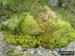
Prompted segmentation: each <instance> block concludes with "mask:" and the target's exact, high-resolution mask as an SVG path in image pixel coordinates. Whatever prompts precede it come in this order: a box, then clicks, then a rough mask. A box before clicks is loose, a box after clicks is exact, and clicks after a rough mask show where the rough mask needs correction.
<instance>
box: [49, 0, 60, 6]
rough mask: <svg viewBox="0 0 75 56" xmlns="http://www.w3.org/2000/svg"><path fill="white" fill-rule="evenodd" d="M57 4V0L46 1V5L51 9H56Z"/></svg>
mask: <svg viewBox="0 0 75 56" xmlns="http://www.w3.org/2000/svg"><path fill="white" fill-rule="evenodd" d="M58 2H59V0H48V4H49V5H50V6H52V7H57V6H58Z"/></svg>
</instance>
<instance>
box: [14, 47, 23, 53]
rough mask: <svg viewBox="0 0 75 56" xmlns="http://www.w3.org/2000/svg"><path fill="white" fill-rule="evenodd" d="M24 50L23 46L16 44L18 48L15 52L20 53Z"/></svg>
mask: <svg viewBox="0 0 75 56" xmlns="http://www.w3.org/2000/svg"><path fill="white" fill-rule="evenodd" d="M22 51H23V48H22V47H21V46H16V48H15V49H14V52H15V54H19V53H21V52H22Z"/></svg>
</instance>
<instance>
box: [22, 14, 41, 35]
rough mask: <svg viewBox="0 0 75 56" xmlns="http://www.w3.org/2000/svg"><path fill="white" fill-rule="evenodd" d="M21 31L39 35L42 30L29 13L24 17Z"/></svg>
mask: <svg viewBox="0 0 75 56" xmlns="http://www.w3.org/2000/svg"><path fill="white" fill-rule="evenodd" d="M21 31H22V32H23V33H26V34H30V35H37V34H40V33H41V32H42V30H41V28H40V26H39V24H38V23H37V21H36V20H35V19H34V18H33V17H32V16H31V15H29V14H27V16H26V17H25V19H24V22H22V23H21Z"/></svg>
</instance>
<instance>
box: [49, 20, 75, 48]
mask: <svg viewBox="0 0 75 56" xmlns="http://www.w3.org/2000/svg"><path fill="white" fill-rule="evenodd" d="M52 29H53V36H52V38H50V40H49V45H50V47H51V45H52V46H54V47H63V46H65V45H66V44H68V43H69V42H71V41H72V40H74V39H75V30H74V29H73V28H72V27H71V25H70V24H69V23H68V22H66V21H62V20H61V19H58V20H57V21H56V22H55V23H54V24H53V26H52Z"/></svg>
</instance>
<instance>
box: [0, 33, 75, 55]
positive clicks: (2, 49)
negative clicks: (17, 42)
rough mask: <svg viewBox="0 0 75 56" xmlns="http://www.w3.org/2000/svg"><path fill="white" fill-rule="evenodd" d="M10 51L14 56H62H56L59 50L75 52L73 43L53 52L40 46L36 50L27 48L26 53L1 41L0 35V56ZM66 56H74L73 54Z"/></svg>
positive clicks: (0, 36)
mask: <svg viewBox="0 0 75 56" xmlns="http://www.w3.org/2000/svg"><path fill="white" fill-rule="evenodd" d="M10 50H13V51H14V54H19V53H23V55H22V56H62V55H59V54H58V52H59V50H61V51H75V41H73V42H71V43H69V44H68V45H67V46H66V47H63V48H55V49H54V50H53V51H51V50H49V49H45V48H43V47H41V46H40V47H38V48H28V49H27V50H26V51H24V50H23V48H22V47H21V46H13V45H10V44H8V43H6V42H5V41H3V40H2V34H1V33H0V56H8V54H9V51H10ZM63 56H66V55H63ZM68 56H75V54H74V55H68Z"/></svg>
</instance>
